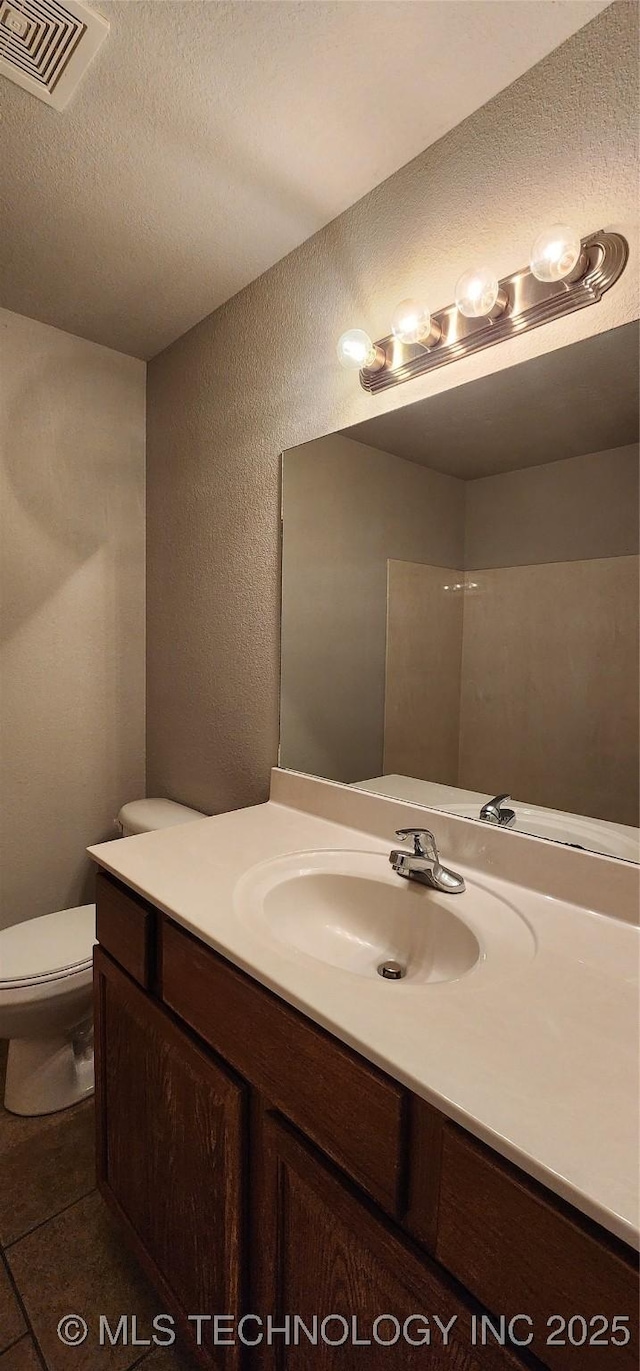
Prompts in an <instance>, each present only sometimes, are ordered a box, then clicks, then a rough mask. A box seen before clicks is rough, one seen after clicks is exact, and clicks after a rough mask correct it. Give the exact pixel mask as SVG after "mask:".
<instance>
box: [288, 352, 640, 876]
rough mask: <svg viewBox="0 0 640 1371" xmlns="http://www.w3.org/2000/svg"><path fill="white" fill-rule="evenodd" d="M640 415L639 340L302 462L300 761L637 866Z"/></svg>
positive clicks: (504, 378) (360, 433)
mask: <svg viewBox="0 0 640 1371" xmlns="http://www.w3.org/2000/svg"><path fill="white" fill-rule="evenodd" d="M407 398H408V397H407ZM638 403H639V397H638V332H637V327H636V326H635V325H627V326H624V327H622V328H618V329H614V330H612V331H611V332H609V333H603V334H599V335H598V336H597V337H594V338H590V339H587V340H586V341H584V342H580V343H576V344H574V345H572V346H571V347H567V348H564V349H560V350H558V351H555V352H552V353H548V354H546V355H544V356H542V357H538V358H535V359H533V360H531V361H527V362H524V363H522V364H521V365H519V366H516V367H512V368H509V369H507V370H502V371H499V372H497V373H496V374H495V375H492V376H487V377H485V378H482V379H480V380H477V381H473V382H470V383H468V384H466V385H463V386H458V387H455V388H454V389H452V390H449V391H447V392H445V393H443V394H440V395H436V396H434V397H432V398H430V399H426V400H421V401H418V402H415V403H413V404H411V403H407V405H406V406H404V407H403V408H400V409H397V410H395V411H393V412H392V413H390V414H384V415H381V416H379V417H376V418H372V419H368V420H366V421H365V422H364V423H360V424H357V425H355V426H354V427H352V428H349V429H345V430H343V431H342V432H340V433H335V434H331V435H329V436H328V437H326V438H320V439H318V440H316V441H315V442H311V443H307V444H305V445H304V446H302V447H298V448H294V449H291V450H290V451H288V452H286V453H285V454H284V456H283V473H282V481H283V550H282V683H281V735H280V765H281V766H283V767H289V768H292V769H294V770H296V771H304V772H308V773H310V774H312V775H315V776H321V777H326V778H329V779H331V780H335V781H341V782H344V783H345V784H347V785H358V786H360V787H364V788H366V789H370V790H373V791H377V792H380V793H383V794H387V795H393V796H397V797H399V798H402V799H406V800H410V801H415V802H418V803H421V804H426V805H430V806H433V807H434V808H437V809H445V810H449V811H451V812H453V813H456V814H461V815H464V816H465V817H468V818H476V819H478V820H479V821H480V822H492V823H497V824H500V826H501V827H503V828H504V829H505V832H508V831H510V830H516V831H520V832H525V833H534V834H537V835H538V836H541V837H546V838H550V839H553V840H555V841H558V842H565V843H571V844H573V845H575V846H579V847H583V848H589V849H592V850H594V851H597V852H603V853H606V854H608V855H610V856H616V857H622V858H625V859H628V860H635V861H637V860H638V857H639V847H638V837H639V831H638V825H639V814H638V803H639V796H638V777H639V755H638V733H639V726H638V660H639V651H638V647H639V645H638V636H639V635H638V621H639V613H638V560H639V559H638V554H639V551H640V547H639V528H638V523H639V521H638ZM500 795H508V796H511V799H509V800H503V801H502V802H501V803H497V804H493V805H492V804H491V801H493V800H495V799H496V797H498V796H500Z"/></svg>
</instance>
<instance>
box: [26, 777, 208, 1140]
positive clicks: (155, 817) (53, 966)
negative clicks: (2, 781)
mask: <svg viewBox="0 0 640 1371" xmlns="http://www.w3.org/2000/svg"><path fill="white" fill-rule="evenodd" d="M203 817H204V815H202V814H200V813H199V811H198V810H195V809H187V808H186V806H185V805H179V804H175V803H174V801H173V800H133V801H132V802H131V803H130V804H126V805H123V807H122V809H121V810H120V813H119V815H118V818H117V821H116V822H117V826H118V828H119V830H120V832H121V834H122V836H123V837H125V838H128V837H131V836H132V835H133V834H136V833H150V832H152V831H153V830H154V829H158V828H170V827H172V826H174V825H175V824H185V823H190V822H191V821H192V820H194V819H202V818H203ZM95 915H96V907H95V905H93V904H85V905H80V906H79V907H78V908H76V909H59V910H57V911H56V913H54V914H43V915H41V916H40V917H39V918H37V919H26V920H25V921H24V923H19V924H14V925H13V927H11V928H6V929H3V930H2V931H0V1038H9V1040H10V1041H9V1055H8V1058H7V1078H6V1085H5V1094H4V1103H5V1107H6V1108H7V1109H9V1110H11V1112H12V1113H14V1114H52V1113H54V1112H55V1111H56V1110H58V1109H66V1108H67V1107H68V1106H69V1105H71V1104H76V1103H77V1101H78V1100H81V1099H83V1098H84V1097H85V1096H87V1095H90V1094H91V1093H92V1091H93V1016H92V1010H91V997H92V979H93V968H92V961H93V945H94V942H95V921H96V920H95Z"/></svg>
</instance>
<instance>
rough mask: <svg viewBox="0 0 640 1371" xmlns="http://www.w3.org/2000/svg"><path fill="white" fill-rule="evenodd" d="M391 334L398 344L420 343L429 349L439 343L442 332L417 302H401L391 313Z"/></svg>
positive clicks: (423, 306) (423, 307)
mask: <svg viewBox="0 0 640 1371" xmlns="http://www.w3.org/2000/svg"><path fill="white" fill-rule="evenodd" d="M391 332H392V334H393V336H394V338H397V339H398V341H399V342H400V343H422V346H423V347H424V348H430V347H434V345H435V344H436V343H438V342H439V341H440V336H441V332H442V330H441V328H440V325H439V324H438V323H436V321H435V320H434V319H432V318H431V315H430V313H429V310H428V309H427V308H426V306H425V305H422V304H420V301H419V300H401V301H400V304H399V305H398V306H397V308H396V309H395V310H394V313H393V318H392V320H391Z"/></svg>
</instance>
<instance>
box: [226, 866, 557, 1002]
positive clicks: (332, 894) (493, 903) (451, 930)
mask: <svg viewBox="0 0 640 1371" xmlns="http://www.w3.org/2000/svg"><path fill="white" fill-rule="evenodd" d="M235 908H236V913H237V915H238V917H239V918H240V919H242V921H243V922H244V923H247V922H249V923H250V924H251V925H252V927H253V929H254V931H256V932H258V933H259V934H261V936H262V937H263V938H266V939H268V940H269V941H270V942H272V943H273V944H274V945H276V946H280V948H281V949H282V950H283V951H285V950H287V951H289V952H290V953H291V954H294V955H302V956H303V957H311V958H314V959H315V960H316V961H320V962H324V963H325V964H326V965H328V966H332V967H337V968H340V969H341V970H343V971H348V972H351V973H353V974H354V975H357V976H365V977H369V978H376V977H377V975H378V968H379V967H380V965H381V964H382V963H384V962H387V961H393V962H397V963H399V964H400V967H401V968H402V971H403V976H402V979H401V980H398V981H386V982H385V981H381V982H380V984H387V985H389V986H401V985H402V986H407V985H414V986H420V985H425V984H428V983H434V982H438V981H454V980H458V979H459V978H460V977H462V976H464V975H466V974H467V973H468V972H470V971H471V970H472V969H473V968H474V967H477V966H479V965H480V964H481V963H483V962H484V961H485V959H486V957H487V951H488V948H489V946H490V944H491V942H492V941H495V945H496V950H498V948H499V950H500V956H499V960H500V961H504V960H505V958H506V960H507V961H509V960H511V959H512V958H513V957H514V956H515V957H516V958H517V957H519V956H523V955H524V956H532V955H533V953H534V951H535V941H534V939H533V935H532V933H531V931H530V929H529V927H528V925H527V924H526V923H525V921H524V920H523V919H522V918H521V917H520V915H519V914H518V912H517V910H515V909H514V908H513V907H512V906H511V905H509V904H508V903H507V901H506V900H503V899H502V898H501V897H500V896H497V895H495V894H493V893H492V892H491V891H489V890H487V888H486V887H484V886H481V885H479V884H477V883H476V882H468V883H467V889H466V892H465V893H464V894H462V895H444V894H441V893H440V892H439V891H436V890H431V889H430V888H429V887H428V886H424V885H421V884H419V883H418V882H416V881H408V880H406V879H404V878H402V877H400V876H397V875H396V874H395V872H393V871H392V869H391V866H390V865H389V861H388V857H387V856H385V855H384V854H381V853H376V852H359V851H355V852H354V851H344V850H328V851H317V852H300V853H295V854H292V855H291V856H286V857H281V858H277V859H275V860H274V861H269V862H264V863H263V864H261V865H260V866H256V867H253V868H252V869H251V870H250V871H248V872H247V873H246V874H245V875H244V876H243V877H242V878H241V880H240V881H239V882H238V885H237V886H236V890H235ZM492 933H493V935H494V936H493V938H492ZM487 935H488V936H487Z"/></svg>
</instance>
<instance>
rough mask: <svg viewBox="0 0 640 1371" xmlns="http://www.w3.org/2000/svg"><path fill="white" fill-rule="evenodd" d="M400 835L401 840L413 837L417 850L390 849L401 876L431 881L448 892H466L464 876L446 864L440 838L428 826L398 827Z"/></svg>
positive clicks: (392, 859)
mask: <svg viewBox="0 0 640 1371" xmlns="http://www.w3.org/2000/svg"><path fill="white" fill-rule="evenodd" d="M396 838H400V840H401V842H404V841H405V840H406V839H407V838H413V852H407V851H406V850H405V849H403V848H393V849H392V851H391V852H390V853H389V861H390V862H391V865H392V867H393V869H394V871H395V872H396V874H397V875H398V876H404V877H406V879H407V880H409V881H420V882H421V883H422V885H430V886H431V887H432V888H433V889H434V890H440V891H442V893H443V894H445V895H462V893H463V891H464V890H465V889H466V887H465V883H464V879H463V877H462V876H459V875H458V872H457V871H450V870H449V868H448V867H446V866H443V865H442V863H441V861H440V854H439V852H438V848H437V846H436V840H435V838H434V836H433V833H431V832H430V830H429V829H428V828H398V829H397V830H396Z"/></svg>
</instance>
